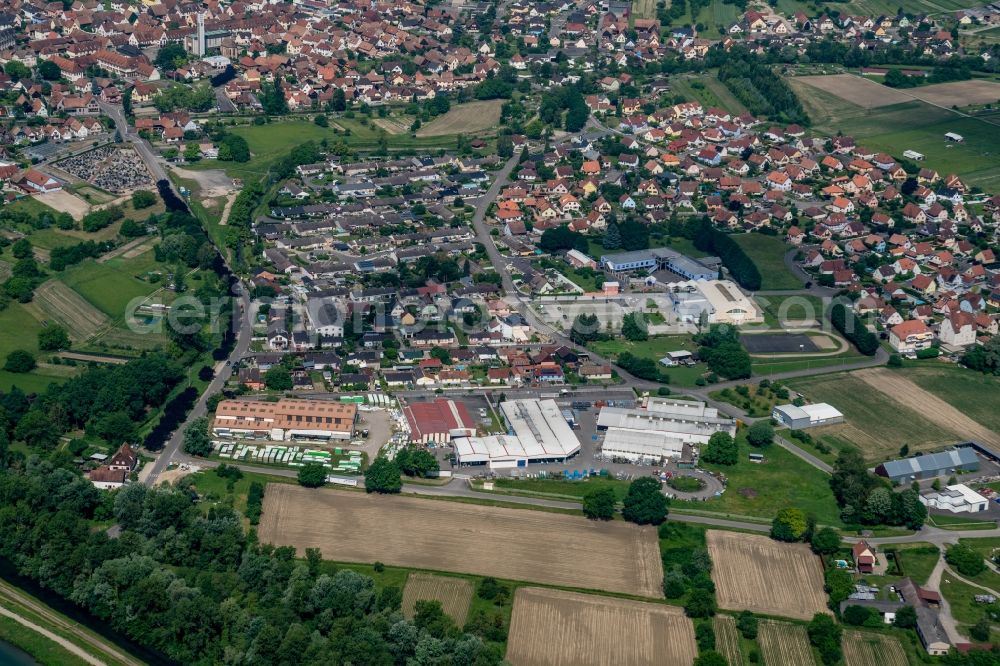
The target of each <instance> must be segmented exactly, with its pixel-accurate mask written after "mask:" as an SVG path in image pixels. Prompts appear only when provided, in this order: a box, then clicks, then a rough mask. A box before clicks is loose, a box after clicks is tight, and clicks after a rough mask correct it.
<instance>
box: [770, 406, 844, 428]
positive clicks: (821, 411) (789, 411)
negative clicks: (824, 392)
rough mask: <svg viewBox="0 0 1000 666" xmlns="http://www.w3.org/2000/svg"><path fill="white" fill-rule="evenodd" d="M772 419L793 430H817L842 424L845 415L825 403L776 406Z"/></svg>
mask: <svg viewBox="0 0 1000 666" xmlns="http://www.w3.org/2000/svg"><path fill="white" fill-rule="evenodd" d="M771 418H773V419H774V420H775V421H777V422H779V423H780V424H782V425H784V426H788V427H789V428H791V429H792V430H802V429H803V428H815V427H816V426H821V425H830V424H833V423H842V422H843V421H844V415H843V414H842V413H841V412H840V411H839V410H837V408H836V407H833V406H832V405H828V404H826V403H825V402H818V403H816V404H814V405H802V406H801V407H798V406H796V405H776V406H775V407H774V410H773V411H772V412H771Z"/></svg>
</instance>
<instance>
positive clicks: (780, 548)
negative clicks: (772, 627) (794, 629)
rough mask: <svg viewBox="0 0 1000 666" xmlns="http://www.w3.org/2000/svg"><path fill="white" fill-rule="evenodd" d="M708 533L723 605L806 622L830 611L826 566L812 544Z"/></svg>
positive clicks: (714, 572)
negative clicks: (812, 547) (812, 549)
mask: <svg viewBox="0 0 1000 666" xmlns="http://www.w3.org/2000/svg"><path fill="white" fill-rule="evenodd" d="M705 536H706V539H707V542H708V552H709V554H710V555H711V556H712V564H713V566H712V581H713V582H714V583H715V592H716V597H717V599H718V602H719V608H724V609H726V610H751V611H753V612H755V613H764V614H766V615H781V616H784V617H792V618H796V619H801V620H808V619H810V618H812V616H813V615H815V614H816V613H828V612H829V610H828V609H827V607H826V593H825V592H824V591H823V567H822V565H821V564H820V560H819V558H818V557H817V556H816V555H814V554H813V552H812V551H811V550H810V549H809V546H807V545H805V544H800V543H780V542H778V541H773V540H772V539H770V538H768V537H766V536H761V535H758V534H740V533H737V532H721V531H719V530H709V531H708V532H707V533H706V534H705ZM777 572H780V575H776V574H777ZM767 663H772V662H767Z"/></svg>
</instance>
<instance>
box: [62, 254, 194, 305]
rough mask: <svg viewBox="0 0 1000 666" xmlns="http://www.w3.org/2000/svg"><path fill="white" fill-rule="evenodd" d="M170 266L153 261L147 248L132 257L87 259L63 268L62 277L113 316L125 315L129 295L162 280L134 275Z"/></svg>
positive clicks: (144, 293)
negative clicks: (103, 259) (64, 269)
mask: <svg viewBox="0 0 1000 666" xmlns="http://www.w3.org/2000/svg"><path fill="white" fill-rule="evenodd" d="M171 270H172V268H171V267H167V266H164V265H163V264H161V263H159V262H158V261H156V259H155V258H154V257H153V251H152V250H150V251H148V252H146V253H144V254H141V255H139V256H138V257H135V258H134V259H124V258H122V257H117V258H115V259H111V260H110V261H108V262H106V263H103V264H99V263H97V262H96V261H94V260H92V259H88V260H86V261H84V262H82V263H79V264H77V265H76V266H73V267H71V268H68V269H67V270H66V271H64V272H63V273H62V281H63V282H65V283H66V286H68V287H70V288H72V289H73V290H75V291H76V292H78V293H79V294H80V295H81V296H83V297H84V298H85V299H86V300H87V301H89V302H90V303H91V305H93V306H94V307H96V308H97V309H98V310H100V311H101V312H103V313H104V314H106V315H108V316H109V317H111V318H112V319H115V320H117V319H120V318H122V317H123V316H125V311H126V308H127V306H128V304H129V303H130V302H131V301H132V300H133V299H135V298H142V297H144V296H148V295H149V294H151V293H153V292H154V291H156V290H157V289H159V288H161V287H162V286H163V283H162V282H161V283H159V284H153V283H152V282H148V281H146V280H141V279H139V277H137V276H145V275H146V274H147V273H149V272H151V271H154V272H155V271H160V272H163V273H166V272H170V271H171ZM188 279H189V281H190V278H188Z"/></svg>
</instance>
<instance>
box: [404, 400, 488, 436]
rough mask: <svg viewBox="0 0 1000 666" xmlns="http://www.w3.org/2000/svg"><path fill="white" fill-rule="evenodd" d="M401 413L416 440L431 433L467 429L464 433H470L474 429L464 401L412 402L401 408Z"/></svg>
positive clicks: (473, 422) (445, 432)
mask: <svg viewBox="0 0 1000 666" xmlns="http://www.w3.org/2000/svg"><path fill="white" fill-rule="evenodd" d="M403 413H404V414H405V415H406V421H407V422H408V423H409V424H410V432H411V433H412V437H413V438H414V439H417V440H420V439H422V438H424V437H426V436H431V435H438V434H444V435H447V434H448V433H450V432H451V431H453V430H465V431H469V432H467V433H466V434H470V435H471V434H474V433H475V431H476V423H475V421H473V420H472V416H471V415H470V414H469V410H468V408H466V406H465V403H461V402H455V401H454V400H444V399H438V400H434V401H431V402H413V403H410V404H408V405H407V406H406V407H405V408H404V409H403Z"/></svg>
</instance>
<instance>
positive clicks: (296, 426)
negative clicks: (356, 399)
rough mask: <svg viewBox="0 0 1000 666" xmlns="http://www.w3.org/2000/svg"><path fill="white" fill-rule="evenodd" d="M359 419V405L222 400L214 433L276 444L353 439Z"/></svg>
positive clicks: (218, 435) (301, 401)
mask: <svg viewBox="0 0 1000 666" xmlns="http://www.w3.org/2000/svg"><path fill="white" fill-rule="evenodd" d="M357 416H358V406H357V405H355V404H352V403H344V402H330V401H328V400H299V399H291V398H283V399H281V400H279V401H278V402H263V401H260V402H258V401H249V400H223V401H222V402H220V403H219V406H218V407H216V409H215V422H214V423H213V424H212V434H213V435H215V436H216V437H240V438H245V439H272V440H275V441H283V440H293V439H294V440H318V441H329V440H331V439H350V438H351V437H353V436H354V424H355V421H356V419H357Z"/></svg>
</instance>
